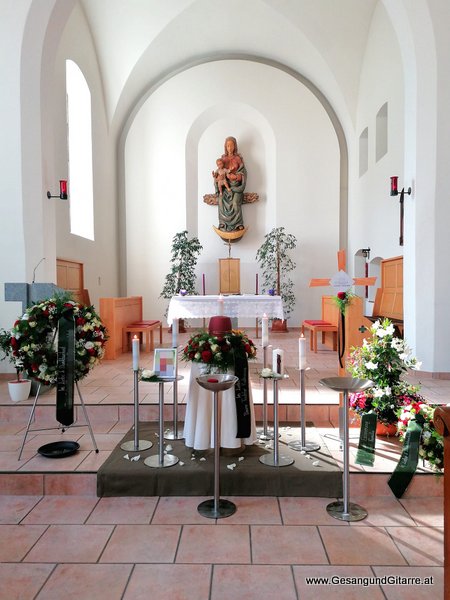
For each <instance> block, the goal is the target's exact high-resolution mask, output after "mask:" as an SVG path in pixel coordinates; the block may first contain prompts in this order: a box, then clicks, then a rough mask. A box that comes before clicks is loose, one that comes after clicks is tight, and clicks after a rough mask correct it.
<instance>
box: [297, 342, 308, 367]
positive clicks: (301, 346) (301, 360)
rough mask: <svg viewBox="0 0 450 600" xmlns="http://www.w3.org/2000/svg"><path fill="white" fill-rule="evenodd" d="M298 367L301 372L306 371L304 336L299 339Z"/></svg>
mask: <svg viewBox="0 0 450 600" xmlns="http://www.w3.org/2000/svg"><path fill="white" fill-rule="evenodd" d="M298 366H299V369H300V370H301V371H302V370H304V369H306V338H305V336H304V335H303V334H302V335H301V336H300V337H299V338H298Z"/></svg>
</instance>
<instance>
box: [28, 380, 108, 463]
mask: <svg viewBox="0 0 450 600" xmlns="http://www.w3.org/2000/svg"><path fill="white" fill-rule="evenodd" d="M41 386H42V383H40V382H39V386H38V389H37V392H36V396H35V398H34V402H33V406H32V407H31V412H30V416H29V418H28V423H27V427H26V430H25V435H24V436H23V441H22V446H21V447H20V451H19V458H18V459H17V460H20V457H21V456H22V452H23V447H24V446H25V442H26V440H27V436H28V434H29V433H31V432H33V431H50V430H52V429H60V430H61V431H62V432H63V433H64V432H65V431H66V429H70V428H72V427H86V425H87V426H88V429H89V433H90V436H91V440H92V444H93V446H94V450H95V452H96V453H97V454H98V447H97V443H96V441H95V437H94V432H93V431H92V427H91V422H90V420H89V417H88V414H87V410H86V406H85V404H84V400H83V396H82V395H81V392H80V388H79V386H78V381H75V387H76V388H77V392H78V397H79V398H80V402H81V408H82V409H83V414H84V419H85V421H86V424H85V425H81V424H76V423H75V424H73V423H72V424H71V425H59V426H57V427H41V428H40V429H30V427H31V423H32V421H33V417H34V414H35V412H36V406H37V401H38V398H39V394H40V392H41Z"/></svg>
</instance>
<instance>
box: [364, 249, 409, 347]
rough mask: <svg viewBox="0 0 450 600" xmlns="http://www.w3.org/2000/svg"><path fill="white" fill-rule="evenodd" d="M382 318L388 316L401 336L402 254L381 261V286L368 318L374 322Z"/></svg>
mask: <svg viewBox="0 0 450 600" xmlns="http://www.w3.org/2000/svg"><path fill="white" fill-rule="evenodd" d="M384 318H388V319H389V320H390V321H391V322H392V323H393V325H395V327H396V328H397V332H396V333H397V335H399V336H400V337H403V256H396V257H394V258H386V259H384V260H382V261H381V286H380V287H379V288H378V289H377V292H376V296H375V302H374V305H373V312H372V317H369V319H370V320H371V321H372V322H375V321H376V320H378V319H380V320H381V319H384Z"/></svg>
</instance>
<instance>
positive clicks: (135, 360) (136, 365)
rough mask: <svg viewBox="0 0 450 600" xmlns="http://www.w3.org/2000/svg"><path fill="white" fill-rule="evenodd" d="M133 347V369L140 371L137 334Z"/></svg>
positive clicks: (132, 343)
mask: <svg viewBox="0 0 450 600" xmlns="http://www.w3.org/2000/svg"><path fill="white" fill-rule="evenodd" d="M131 349H132V352H133V371H139V338H138V336H137V335H135V336H134V337H133V340H132V342H131Z"/></svg>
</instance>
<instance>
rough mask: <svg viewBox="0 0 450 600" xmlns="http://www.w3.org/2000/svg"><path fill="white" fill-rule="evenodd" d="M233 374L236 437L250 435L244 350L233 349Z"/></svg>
mask: <svg viewBox="0 0 450 600" xmlns="http://www.w3.org/2000/svg"><path fill="white" fill-rule="evenodd" d="M234 374H235V375H236V377H237V378H238V381H237V383H236V385H235V386H234V395H235V400H236V415H237V432H236V437H237V438H247V437H250V431H251V422H250V399H249V387H248V360H247V355H246V354H245V352H240V351H239V350H237V349H235V352H234Z"/></svg>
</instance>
